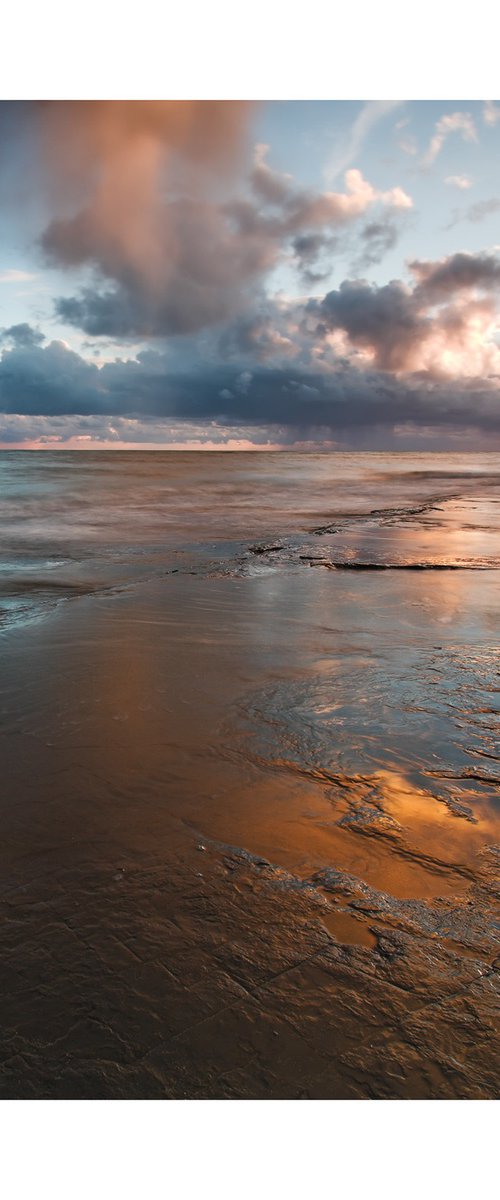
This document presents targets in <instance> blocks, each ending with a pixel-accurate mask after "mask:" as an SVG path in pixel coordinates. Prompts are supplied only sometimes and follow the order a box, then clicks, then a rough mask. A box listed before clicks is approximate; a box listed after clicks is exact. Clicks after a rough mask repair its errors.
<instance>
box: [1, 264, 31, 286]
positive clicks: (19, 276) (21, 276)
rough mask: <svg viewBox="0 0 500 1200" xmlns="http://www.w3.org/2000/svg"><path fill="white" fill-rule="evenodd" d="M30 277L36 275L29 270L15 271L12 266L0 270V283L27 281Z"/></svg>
mask: <svg viewBox="0 0 500 1200" xmlns="http://www.w3.org/2000/svg"><path fill="white" fill-rule="evenodd" d="M32 279H36V275H34V274H33V273H32V272H30V271H17V270H15V269H14V268H13V267H8V268H7V269H6V270H5V271H0V283H29V282H30V281H31V280H32Z"/></svg>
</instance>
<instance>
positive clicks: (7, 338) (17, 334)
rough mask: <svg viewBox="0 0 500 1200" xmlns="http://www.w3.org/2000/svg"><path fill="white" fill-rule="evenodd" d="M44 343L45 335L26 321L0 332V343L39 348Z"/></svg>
mask: <svg viewBox="0 0 500 1200" xmlns="http://www.w3.org/2000/svg"><path fill="white" fill-rule="evenodd" d="M44 341H45V335H44V334H43V333H40V330H39V329H33V326H32V325H28V323H27V322H26V321H23V322H21V324H19V325H10V326H9V328H8V329H1V330H0V342H12V343H13V345H14V346H40V345H41V343H42V342H44Z"/></svg>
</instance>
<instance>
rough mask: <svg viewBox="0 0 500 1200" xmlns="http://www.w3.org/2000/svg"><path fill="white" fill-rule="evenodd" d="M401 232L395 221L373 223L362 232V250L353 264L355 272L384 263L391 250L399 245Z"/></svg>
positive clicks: (388, 219) (387, 220)
mask: <svg viewBox="0 0 500 1200" xmlns="http://www.w3.org/2000/svg"><path fill="white" fill-rule="evenodd" d="M398 237H399V231H398V229H397V228H396V226H395V224H394V221H393V220H391V219H390V218H387V219H386V220H385V221H371V222H370V223H369V224H368V225H365V227H364V229H362V230H361V234H360V242H361V250H360V253H359V254H358V256H357V258H355V260H354V262H353V270H354V271H366V270H367V269H368V268H369V267H372V266H375V265H376V264H377V263H379V262H382V259H383V258H385V255H386V254H387V253H388V252H389V250H393V249H394V247H395V246H396V245H397V241H398Z"/></svg>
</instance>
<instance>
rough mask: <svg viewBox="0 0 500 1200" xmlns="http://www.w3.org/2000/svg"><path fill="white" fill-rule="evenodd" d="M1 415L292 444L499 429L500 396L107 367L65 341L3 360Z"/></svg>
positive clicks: (356, 373)
mask: <svg viewBox="0 0 500 1200" xmlns="http://www.w3.org/2000/svg"><path fill="white" fill-rule="evenodd" d="M0 407H1V409H2V411H3V412H4V413H7V414H20V415H25V416H26V415H30V414H36V415H46V416H52V415H55V416H59V417H61V416H64V415H68V416H69V415H71V414H78V416H79V417H80V416H87V417H88V416H96V417H103V416H108V417H113V416H117V417H129V418H134V419H139V420H141V421H144V420H148V419H151V418H155V419H157V420H165V419H169V420H182V421H184V422H187V423H190V422H200V421H202V422H206V421H210V422H215V423H216V424H218V425H227V424H230V425H231V426H233V427H234V426H242V425H244V426H245V427H246V428H249V427H250V428H251V427H259V428H262V426H267V427H269V426H274V427H279V428H281V429H283V430H285V431H286V430H288V431H289V432H288V435H287V436H288V438H292V436H293V437H298V438H300V437H302V436H305V435H307V433H308V432H310V431H312V430H315V429H318V428H321V429H327V430H330V431H331V432H332V434H333V435H335V434H336V432H338V433H341V432H342V431H344V432H346V431H347V432H350V434H352V436H355V435H356V431H359V430H365V431H366V429H370V428H385V429H391V428H395V427H396V426H399V425H401V424H402V423H405V424H407V423H415V424H417V425H420V426H422V425H425V426H439V427H443V426H446V427H448V428H449V429H451V430H453V429H457V428H461V427H469V426H470V425H471V424H472V425H473V426H474V427H475V428H477V429H485V430H492V431H493V430H495V431H499V430H500V410H499V406H498V392H497V390H496V388H492V387H491V386H489V385H488V384H487V383H485V381H481V380H468V381H462V383H461V384H460V385H457V384H456V383H449V384H445V383H435V382H434V383H433V382H432V381H430V380H429V379H426V378H424V377H422V376H418V375H415V376H413V377H411V378H408V379H407V380H406V381H405V382H402V381H401V380H396V379H394V378H393V377H392V376H391V375H390V374H388V373H385V372H382V371H380V370H375V369H372V370H367V369H364V370H359V369H357V368H356V367H355V366H353V365H351V364H343V365H341V366H339V367H337V368H336V369H335V370H330V371H325V370H323V371H320V370H313V369H311V368H309V369H307V368H298V367H297V366H295V365H293V364H290V366H289V367H287V366H285V365H282V366H276V367H273V366H262V365H259V364H256V365H255V366H254V368H253V370H243V371H242V370H239V369H238V367H231V366H230V365H229V364H223V365H221V364H220V363H214V364H212V365H211V366H205V367H204V368H200V369H198V370H193V371H192V372H189V373H188V372H177V373H173V372H172V370H171V366H170V362H169V357H168V355H166V354H162V353H158V352H155V351H147V352H144V353H143V354H141V355H139V356H138V358H137V359H136V360H128V361H125V362H119V361H117V362H114V363H108V364H106V365H105V366H103V367H102V368H101V369H98V368H97V366H95V364H89V363H87V362H85V360H84V359H82V358H81V357H80V356H79V355H77V354H75V353H74V352H72V351H71V350H69V349H68V348H67V347H66V346H65V345H63V344H62V343H56V342H53V343H50V344H49V345H48V346H46V347H44V348H42V347H40V346H28V347H18V348H16V349H12V350H9V351H5V352H4V354H3V356H2V359H1V361H0Z"/></svg>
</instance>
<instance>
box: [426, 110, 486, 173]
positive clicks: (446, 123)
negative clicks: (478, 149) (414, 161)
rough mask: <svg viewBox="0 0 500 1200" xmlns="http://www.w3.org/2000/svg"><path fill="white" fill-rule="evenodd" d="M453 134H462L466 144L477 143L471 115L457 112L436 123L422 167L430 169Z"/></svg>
mask: <svg viewBox="0 0 500 1200" xmlns="http://www.w3.org/2000/svg"><path fill="white" fill-rule="evenodd" d="M452 133H460V134H461V135H462V138H463V140H464V141H465V142H477V133H476V127H475V125H474V121H473V119H472V117H471V115H470V113H464V112H455V113H448V114H447V115H446V116H444V117H440V118H439V121H437V122H436V127H435V131H434V134H433V137H432V138H431V140H430V142H429V145H428V147H427V150H426V152H425V154H424V157H423V158H422V166H423V167H430V166H432V163H434V162H435V161H436V159H437V157H438V155H439V154H440V153H441V150H442V148H443V146H444V143H445V141H446V139H447V138H448V137H449V136H450V134H452Z"/></svg>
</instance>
